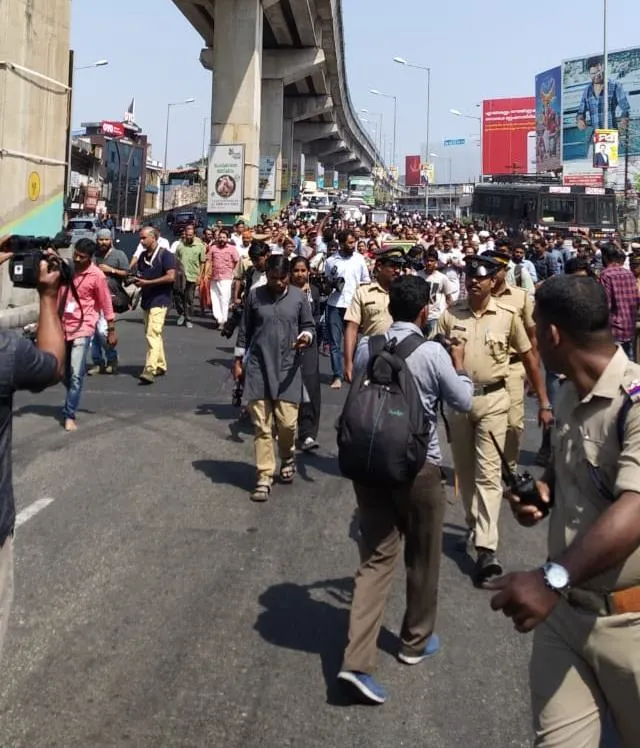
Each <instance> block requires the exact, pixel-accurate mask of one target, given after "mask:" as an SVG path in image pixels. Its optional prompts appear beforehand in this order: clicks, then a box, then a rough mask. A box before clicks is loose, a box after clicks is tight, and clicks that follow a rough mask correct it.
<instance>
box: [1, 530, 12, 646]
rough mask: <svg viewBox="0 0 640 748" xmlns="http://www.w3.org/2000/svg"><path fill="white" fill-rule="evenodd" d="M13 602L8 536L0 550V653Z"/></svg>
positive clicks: (10, 552)
mask: <svg viewBox="0 0 640 748" xmlns="http://www.w3.org/2000/svg"><path fill="white" fill-rule="evenodd" d="M12 601H13V538H12V537H11V536H9V537H8V538H7V539H6V540H5V541H4V545H3V546H2V548H0V652H2V646H3V644H4V638H5V636H6V634H7V627H8V625H9V613H10V611H11V603H12Z"/></svg>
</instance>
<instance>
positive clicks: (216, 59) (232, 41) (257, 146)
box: [173, 0, 387, 221]
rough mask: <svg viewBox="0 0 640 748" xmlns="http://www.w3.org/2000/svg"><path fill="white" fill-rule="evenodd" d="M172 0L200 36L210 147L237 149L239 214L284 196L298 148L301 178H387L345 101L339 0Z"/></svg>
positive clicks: (272, 205)
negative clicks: (208, 87)
mask: <svg viewBox="0 0 640 748" xmlns="http://www.w3.org/2000/svg"><path fill="white" fill-rule="evenodd" d="M173 2H174V3H175V4H176V5H177V6H178V8H179V9H180V10H181V12H182V13H183V15H184V16H185V17H186V19H187V20H188V21H189V22H190V23H191V24H192V25H193V26H194V28H195V29H196V30H197V31H198V33H199V34H200V35H201V37H202V39H203V41H204V45H205V46H204V48H203V49H202V52H201V53H200V61H201V63H202V64H203V65H204V67H205V68H207V69H208V70H211V73H212V105H211V110H212V111H211V144H212V146H214V147H215V146H218V145H230V144H237V145H243V146H244V199H243V210H242V211H241V213H242V215H243V216H244V217H245V218H247V219H248V220H251V221H253V220H255V218H256V216H257V215H258V214H259V213H261V212H269V211H271V210H274V209H277V208H278V207H279V206H280V205H282V204H285V203H286V202H287V201H288V200H289V199H290V197H291V195H292V188H293V186H294V185H297V184H299V183H300V181H301V178H302V176H303V175H302V173H301V155H302V154H304V157H305V168H304V172H305V174H306V176H307V178H308V179H312V175H314V174H315V173H316V171H317V165H318V164H321V165H323V166H324V168H325V173H326V172H330V171H337V172H338V174H339V175H342V176H343V177H346V176H347V175H349V174H351V175H353V174H370V173H372V172H374V171H375V172H376V174H381V175H386V173H387V170H386V169H381V168H380V166H381V163H382V161H381V158H380V155H379V153H378V151H377V149H376V146H375V144H374V143H373V141H372V140H371V138H370V137H369V136H368V134H367V133H366V132H365V130H364V129H363V127H362V126H361V124H360V122H359V120H358V116H357V114H356V112H355V109H354V107H353V106H352V104H351V100H350V98H349V92H348V89H347V80H346V71H345V56H344V55H345V52H344V35H343V28H342V10H341V0H173ZM261 167H262V168H261ZM376 167H378V168H376ZM382 178H383V179H386V176H382ZM210 181H211V180H210ZM261 183H262V184H261ZM209 189H210V190H211V189H212V185H211V184H210V185H209ZM227 217H230V216H227Z"/></svg>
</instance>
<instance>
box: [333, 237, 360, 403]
mask: <svg viewBox="0 0 640 748" xmlns="http://www.w3.org/2000/svg"><path fill="white" fill-rule="evenodd" d="M338 239H339V242H340V250H339V251H338V253H337V254H334V255H332V256H331V257H329V258H328V259H327V261H326V263H325V266H324V275H325V277H326V278H327V279H328V280H329V281H330V283H331V285H332V292H331V295H330V296H329V298H328V299H327V309H326V313H325V314H326V320H327V330H328V333H329V345H330V347H331V369H332V371H333V381H332V382H331V388H332V389H334V390H335V389H340V387H342V380H343V378H344V362H343V356H342V346H343V341H344V315H345V314H346V311H347V309H348V308H349V307H350V306H351V302H352V301H353V297H354V295H355V293H356V291H357V289H358V287H359V286H360V285H362V284H363V283H370V282H371V278H370V277H369V271H368V270H367V264H366V262H365V261H364V257H363V256H362V255H361V254H360V253H359V252H355V254H354V250H355V248H356V236H355V234H354V232H353V230H351V229H347V230H346V231H343V232H342V233H341V234H340V235H339V237H338Z"/></svg>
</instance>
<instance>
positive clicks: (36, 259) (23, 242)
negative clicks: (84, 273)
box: [2, 236, 73, 288]
mask: <svg viewBox="0 0 640 748" xmlns="http://www.w3.org/2000/svg"><path fill="white" fill-rule="evenodd" d="M66 244H67V243H66V242H65V241H59V240H56V239H51V238H50V237H48V236H11V237H10V238H9V239H8V240H7V241H6V242H5V244H4V245H3V247H2V249H3V250H4V251H7V252H10V253H11V255H12V257H11V259H10V260H9V277H10V278H11V282H12V283H13V285H14V286H15V287H16V288H36V287H37V285H38V278H39V277H40V263H41V262H42V261H43V260H44V261H45V262H46V263H47V267H48V268H49V270H50V271H51V270H59V271H60V276H61V283H62V285H68V284H69V283H71V279H72V277H73V271H72V269H71V266H70V265H69V263H68V262H65V260H63V259H62V258H61V257H58V256H57V255H50V254H49V253H48V252H47V250H48V249H61V248H62V247H64V246H66Z"/></svg>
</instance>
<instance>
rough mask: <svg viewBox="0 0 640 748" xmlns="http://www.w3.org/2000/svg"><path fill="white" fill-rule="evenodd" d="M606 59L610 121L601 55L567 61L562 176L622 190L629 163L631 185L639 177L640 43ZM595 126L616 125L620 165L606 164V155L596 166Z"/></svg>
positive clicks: (568, 181)
mask: <svg viewBox="0 0 640 748" xmlns="http://www.w3.org/2000/svg"><path fill="white" fill-rule="evenodd" d="M607 61H608V76H609V83H608V89H609V90H608V100H609V107H608V110H609V111H608V119H607V121H606V122H605V121H604V106H603V104H604V90H603V89H604V60H603V57H602V54H593V55H589V56H587V57H579V58H577V59H572V60H565V61H564V62H563V63H562V161H563V176H564V182H565V184H584V185H594V184H600V185H602V184H606V186H607V187H614V188H616V189H618V190H623V189H624V187H625V185H624V175H625V168H626V169H627V172H628V181H629V182H630V183H631V184H632V185H638V183H639V182H640V48H637V47H634V48H632V49H623V50H620V51H617V52H610V53H609V54H608V57H607ZM596 130H617V132H618V149H617V159H618V162H617V166H614V165H613V164H611V163H609V164H608V165H606V164H602V162H603V161H604V160H605V158H604V154H603V157H602V158H600V159H597V160H598V162H599V164H600V165H598V166H595V163H596V154H597V153H598V151H601V150H602V149H601V145H602V144H601V143H600V141H598V142H596ZM594 148H595V151H596V154H594ZM638 186H640V185H638Z"/></svg>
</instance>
